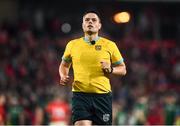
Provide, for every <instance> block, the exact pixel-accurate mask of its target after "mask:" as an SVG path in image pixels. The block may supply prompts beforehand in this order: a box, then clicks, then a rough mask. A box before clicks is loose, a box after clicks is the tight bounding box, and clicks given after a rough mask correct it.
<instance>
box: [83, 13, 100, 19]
mask: <svg viewBox="0 0 180 126" xmlns="http://www.w3.org/2000/svg"><path fill="white" fill-rule="evenodd" d="M85 18H97V19H98V16H97V14H95V13H87V14H86V15H84V19H85Z"/></svg>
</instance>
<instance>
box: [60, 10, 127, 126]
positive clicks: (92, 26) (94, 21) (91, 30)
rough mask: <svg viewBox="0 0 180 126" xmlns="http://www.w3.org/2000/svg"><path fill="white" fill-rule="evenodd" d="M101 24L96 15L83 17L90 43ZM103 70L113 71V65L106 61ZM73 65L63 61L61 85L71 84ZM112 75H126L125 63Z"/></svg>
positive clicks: (86, 124) (88, 123)
mask: <svg viewBox="0 0 180 126" xmlns="http://www.w3.org/2000/svg"><path fill="white" fill-rule="evenodd" d="M101 26H102V25H101V22H100V19H99V17H98V16H97V15H96V14H95V13H87V14H86V15H84V17H83V23H82V29H83V31H84V37H86V38H88V39H89V41H92V40H95V38H96V37H98V33H99V30H100V29H101ZM100 63H101V67H102V69H106V70H111V64H110V63H108V62H105V61H101V62H100ZM70 66H71V64H70V63H66V62H65V61H62V62H61V64H60V66H59V74H60V84H61V85H66V84H67V83H68V82H69V76H68V74H69V68H70ZM112 74H115V75H121V76H122V75H125V74H126V66H125V64H124V63H121V64H119V65H117V66H115V67H113V72H112ZM80 125H81V126H82V125H83V126H91V125H92V121H91V120H80V121H76V122H75V126H80Z"/></svg>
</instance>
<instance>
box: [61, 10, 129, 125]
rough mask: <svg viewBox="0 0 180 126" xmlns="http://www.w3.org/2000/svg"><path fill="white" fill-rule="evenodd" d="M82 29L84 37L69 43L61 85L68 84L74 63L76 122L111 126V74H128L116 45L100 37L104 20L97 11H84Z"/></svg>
mask: <svg viewBox="0 0 180 126" xmlns="http://www.w3.org/2000/svg"><path fill="white" fill-rule="evenodd" d="M82 28H83V31H84V37H82V38H78V39H75V40H72V41H70V42H69V43H68V44H67V46H66V49H65V52H64V55H63V57H62V62H61V64H60V67H59V74H60V78H61V79H60V84H62V85H66V84H67V83H68V81H69V76H68V73H69V68H70V65H71V63H72V67H73V72H74V82H73V85H72V91H73V98H72V122H73V124H75V125H76V126H79V125H83V126H90V125H111V124H112V96H111V95H112V94H111V86H110V82H109V74H116V75H125V74H126V67H125V64H124V62H123V58H122V56H121V54H120V52H119V50H118V48H117V46H116V44H115V43H114V42H112V41H110V40H108V39H105V38H102V37H99V36H98V32H99V30H100V29H101V21H100V18H99V16H98V15H97V13H96V12H93V11H91V12H87V13H85V14H84V16H83V23H82ZM112 65H115V66H113V67H112Z"/></svg>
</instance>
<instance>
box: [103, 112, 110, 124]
mask: <svg viewBox="0 0 180 126" xmlns="http://www.w3.org/2000/svg"><path fill="white" fill-rule="evenodd" d="M109 119H110V114H104V115H103V120H104V122H108V121H109Z"/></svg>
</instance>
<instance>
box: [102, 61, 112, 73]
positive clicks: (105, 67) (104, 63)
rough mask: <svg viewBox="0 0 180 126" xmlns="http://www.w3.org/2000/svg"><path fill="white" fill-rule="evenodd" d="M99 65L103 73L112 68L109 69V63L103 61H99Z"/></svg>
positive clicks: (108, 71) (110, 70) (109, 71)
mask: <svg viewBox="0 0 180 126" xmlns="http://www.w3.org/2000/svg"><path fill="white" fill-rule="evenodd" d="M100 63H101V67H102V69H103V71H104V73H111V72H112V69H111V64H110V63H108V62H105V61H101V62H100Z"/></svg>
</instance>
